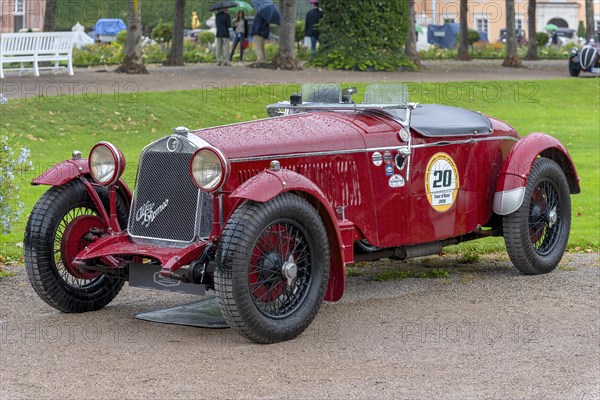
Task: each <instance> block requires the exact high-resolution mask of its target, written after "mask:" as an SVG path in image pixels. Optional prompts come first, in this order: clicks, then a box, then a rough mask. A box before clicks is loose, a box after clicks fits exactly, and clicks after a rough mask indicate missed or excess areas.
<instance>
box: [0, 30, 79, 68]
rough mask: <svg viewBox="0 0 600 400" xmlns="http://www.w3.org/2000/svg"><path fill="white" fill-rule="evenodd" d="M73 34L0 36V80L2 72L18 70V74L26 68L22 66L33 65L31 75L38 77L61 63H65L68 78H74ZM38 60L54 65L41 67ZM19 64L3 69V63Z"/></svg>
mask: <svg viewBox="0 0 600 400" xmlns="http://www.w3.org/2000/svg"><path fill="white" fill-rule="evenodd" d="M74 38H75V35H74V34H73V32H23V33H3V34H0V78H4V71H5V70H6V71H14V70H18V71H19V75H21V74H23V72H24V71H25V70H27V69H31V68H26V67H25V66H24V64H25V63H33V73H34V74H35V76H40V69H52V70H54V73H56V72H57V71H58V69H59V68H64V67H61V66H59V62H60V61H66V62H67V68H68V71H69V75H73V41H74ZM40 61H50V62H54V66H49V67H40V66H39V63H40ZM11 63H20V64H21V66H20V67H19V68H7V69H5V68H4V64H11Z"/></svg>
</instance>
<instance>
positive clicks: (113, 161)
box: [88, 142, 125, 186]
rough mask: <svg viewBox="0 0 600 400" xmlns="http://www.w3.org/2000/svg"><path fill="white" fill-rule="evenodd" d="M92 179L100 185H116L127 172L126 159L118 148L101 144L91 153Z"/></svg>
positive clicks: (89, 160) (105, 143)
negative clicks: (125, 171) (124, 172)
mask: <svg viewBox="0 0 600 400" xmlns="http://www.w3.org/2000/svg"><path fill="white" fill-rule="evenodd" d="M88 164H89V166H90V173H91V174H92V178H94V180H95V181H96V182H97V183H99V184H100V185H104V186H110V185H114V184H115V183H116V182H117V180H118V179H119V178H120V177H121V174H122V173H123V171H124V170H125V157H123V153H121V150H119V149H118V148H117V147H116V146H114V145H113V144H111V143H108V142H100V143H98V144H97V145H95V146H94V147H93V148H92V151H90V157H89V158H88Z"/></svg>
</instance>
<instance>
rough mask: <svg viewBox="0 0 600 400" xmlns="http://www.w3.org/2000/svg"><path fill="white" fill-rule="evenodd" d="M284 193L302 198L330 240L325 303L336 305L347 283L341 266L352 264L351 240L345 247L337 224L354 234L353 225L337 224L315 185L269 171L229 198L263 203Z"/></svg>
mask: <svg viewBox="0 0 600 400" xmlns="http://www.w3.org/2000/svg"><path fill="white" fill-rule="evenodd" d="M285 192H293V193H295V194H297V195H299V196H302V197H303V198H305V199H306V200H307V201H308V202H309V203H311V205H312V206H313V207H314V208H315V210H317V212H318V213H319V215H320V216H321V220H322V221H323V224H324V225H325V229H326V230H327V235H328V237H329V250H330V254H331V267H330V272H329V282H328V284H327V291H326V292H325V300H326V301H338V300H340V299H341V298H342V295H343V294H344V285H345V279H346V273H345V267H344V265H345V264H346V263H352V262H354V253H353V247H352V243H351V242H352V238H353V236H352V235H348V234H346V235H344V237H346V238H347V240H346V241H349V242H350V243H344V239H343V237H342V230H341V229H340V224H341V225H344V231H353V228H354V225H353V224H352V223H351V222H349V221H338V220H337V217H336V212H335V211H334V210H333V208H332V206H331V204H330V203H329V201H328V200H327V198H326V197H325V195H324V194H323V192H322V191H321V189H319V187H318V186H317V185H315V184H314V183H313V182H312V181H311V180H309V179H308V178H306V177H305V176H303V175H300V174H298V173H296V172H293V171H290V170H286V169H282V170H279V171H271V170H269V171H263V172H261V173H259V174H258V175H255V176H254V177H252V178H250V179H249V180H247V181H246V182H244V183H243V184H242V185H241V186H239V187H238V188H237V189H236V190H235V191H233V193H232V194H231V195H230V197H233V198H238V199H244V200H252V201H257V202H260V203H264V202H266V201H269V200H271V199H272V198H274V197H275V196H277V195H279V194H281V193H285ZM348 225H351V226H348Z"/></svg>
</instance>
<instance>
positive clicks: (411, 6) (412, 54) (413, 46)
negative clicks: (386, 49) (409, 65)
mask: <svg viewBox="0 0 600 400" xmlns="http://www.w3.org/2000/svg"><path fill="white" fill-rule="evenodd" d="M406 3H407V7H408V32H407V33H406V43H405V44H404V54H406V56H407V57H408V58H410V59H411V60H412V62H414V63H415V65H421V61H419V52H418V51H417V34H416V30H415V0H407V2H406Z"/></svg>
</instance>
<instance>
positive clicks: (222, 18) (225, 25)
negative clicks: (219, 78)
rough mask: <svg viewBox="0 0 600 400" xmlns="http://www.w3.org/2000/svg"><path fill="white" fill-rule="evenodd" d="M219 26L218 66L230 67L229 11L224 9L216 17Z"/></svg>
mask: <svg viewBox="0 0 600 400" xmlns="http://www.w3.org/2000/svg"><path fill="white" fill-rule="evenodd" d="M215 22H216V24H217V65H229V28H231V18H230V17H229V14H227V9H226V8H222V9H221V10H220V11H219V12H218V13H217V15H216V17H215Z"/></svg>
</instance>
